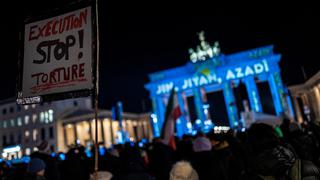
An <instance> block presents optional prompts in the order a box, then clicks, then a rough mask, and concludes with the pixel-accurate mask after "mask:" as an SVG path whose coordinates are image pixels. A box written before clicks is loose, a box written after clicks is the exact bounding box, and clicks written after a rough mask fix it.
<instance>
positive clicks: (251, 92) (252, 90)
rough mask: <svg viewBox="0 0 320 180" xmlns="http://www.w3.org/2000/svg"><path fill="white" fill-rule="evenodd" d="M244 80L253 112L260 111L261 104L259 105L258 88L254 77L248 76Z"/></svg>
mask: <svg viewBox="0 0 320 180" xmlns="http://www.w3.org/2000/svg"><path fill="white" fill-rule="evenodd" d="M244 82H245V85H246V89H247V93H248V97H249V102H250V107H251V110H252V111H254V112H258V113H261V112H262V111H263V110H262V105H261V100H260V96H259V92H258V88H257V85H256V83H255V81H254V77H253V76H249V77H247V78H246V79H245V81H244Z"/></svg>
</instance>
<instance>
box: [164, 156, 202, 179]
mask: <svg viewBox="0 0 320 180" xmlns="http://www.w3.org/2000/svg"><path fill="white" fill-rule="evenodd" d="M170 180H199V176H198V173H197V172H196V171H195V170H194V169H193V167H192V166H191V164H190V163H189V162H188V161H178V162H177V163H176V164H174V165H173V167H172V169H171V171H170Z"/></svg>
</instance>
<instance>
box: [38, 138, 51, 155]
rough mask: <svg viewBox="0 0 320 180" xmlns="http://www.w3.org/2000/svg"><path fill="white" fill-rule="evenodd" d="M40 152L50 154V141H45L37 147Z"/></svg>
mask: <svg viewBox="0 0 320 180" xmlns="http://www.w3.org/2000/svg"><path fill="white" fill-rule="evenodd" d="M37 148H38V150H39V152H42V153H48V154H49V153H50V147H49V143H48V141H46V140H44V141H42V142H41V143H40V144H39V145H38V146H37Z"/></svg>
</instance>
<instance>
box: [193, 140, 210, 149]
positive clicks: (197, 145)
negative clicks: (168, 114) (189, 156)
mask: <svg viewBox="0 0 320 180" xmlns="http://www.w3.org/2000/svg"><path fill="white" fill-rule="evenodd" d="M211 149H212V145H211V142H210V140H209V139H208V138H206V137H198V138H196V139H195V140H194V142H193V151H194V152H201V151H211Z"/></svg>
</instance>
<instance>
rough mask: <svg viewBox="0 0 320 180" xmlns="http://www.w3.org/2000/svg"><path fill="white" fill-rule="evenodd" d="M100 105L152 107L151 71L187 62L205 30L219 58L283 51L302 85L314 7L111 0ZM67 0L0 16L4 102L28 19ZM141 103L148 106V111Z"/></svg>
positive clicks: (313, 37)
mask: <svg viewBox="0 0 320 180" xmlns="http://www.w3.org/2000/svg"><path fill="white" fill-rule="evenodd" d="M100 1H101V3H100V16H99V17H100V33H101V64H100V94H101V98H100V103H101V107H104V108H110V107H111V106H112V105H113V104H115V103H116V102H117V101H118V100H120V101H122V102H123V104H124V111H131V112H141V111H143V110H150V102H149V95H148V92H147V91H146V90H145V89H144V84H146V83H147V82H148V77H147V74H149V73H152V72H155V71H159V70H164V69H167V68H174V67H176V66H179V65H184V64H185V63H187V62H188V48H190V47H195V46H196V45H198V37H197V35H196V34H197V32H199V31H201V30H204V31H205V32H206V39H207V40H208V41H209V42H214V41H219V42H220V47H221V50H222V53H224V54H230V53H235V52H239V51H242V50H247V49H251V48H256V47H259V46H265V45H269V44H273V45H274V47H275V52H276V53H280V54H282V61H281V64H280V67H281V69H282V77H283V80H284V82H285V84H287V85H291V84H296V83H300V82H302V81H303V76H302V72H301V66H303V67H304V68H305V71H306V74H307V76H308V77H311V76H312V75H313V74H315V73H316V72H317V71H318V70H319V69H320V62H319V60H320V58H319V56H318V52H320V45H319V42H320V41H319V40H320V35H319V33H320V28H319V25H320V24H319V17H320V16H319V13H318V12H319V11H317V9H316V7H317V6H312V5H310V6H303V5H299V6H296V7H294V6H293V7H291V6H290V7H289V6H280V5H278V4H269V5H268V6H265V5H263V4H260V5H258V6H256V7H252V6H246V5H243V7H242V6H237V5H234V6H232V7H231V6H220V5H216V6H215V5H210V6H206V5H205V4H191V5H190V6H189V7H184V6H177V5H171V4H161V5H158V4H152V5H151V4H144V5H142V4H137V3H136V4H125V3H124V2H120V3H118V4H115V3H110V1H108V2H109V3H106V1H104V0H100ZM68 2H69V1H66V0H57V1H52V2H50V1H35V0H31V1H27V2H24V1H23V2H21V3H19V6H18V7H16V6H15V2H11V3H8V4H5V5H3V7H8V9H10V10H11V11H10V13H8V12H5V11H3V12H1V17H3V18H2V21H3V22H2V23H1V35H2V38H1V39H2V44H3V45H4V46H1V47H2V48H1V55H2V56H1V61H0V63H1V64H0V67H1V71H0V82H1V84H2V86H1V90H0V92H1V93H0V99H6V98H10V97H13V96H15V83H16V76H17V57H18V45H19V41H18V32H19V30H21V29H19V27H21V25H23V18H24V17H25V16H26V15H30V14H31V15H35V16H37V15H40V14H44V13H45V12H46V11H47V10H48V9H50V8H51V9H52V8H60V7H63V6H66V3H68ZM22 27H23V26H22ZM142 101H145V103H146V104H147V108H146V109H144V108H143V106H142V104H143V103H142Z"/></svg>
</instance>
